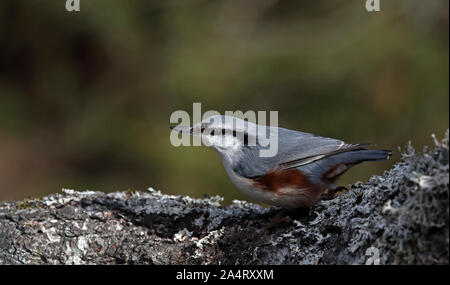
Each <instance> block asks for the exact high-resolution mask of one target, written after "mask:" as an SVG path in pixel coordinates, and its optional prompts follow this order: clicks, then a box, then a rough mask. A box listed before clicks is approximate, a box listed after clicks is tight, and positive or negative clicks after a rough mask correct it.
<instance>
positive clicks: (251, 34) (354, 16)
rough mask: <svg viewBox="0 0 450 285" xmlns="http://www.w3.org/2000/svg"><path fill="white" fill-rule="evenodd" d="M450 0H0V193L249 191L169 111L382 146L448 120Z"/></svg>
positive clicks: (440, 129) (366, 167)
mask: <svg viewBox="0 0 450 285" xmlns="http://www.w3.org/2000/svg"><path fill="white" fill-rule="evenodd" d="M448 5H449V1H447V0H432V1H420V0H403V1H402V0H396V1H387V0H381V11H380V12H373V13H368V12H367V11H366V10H365V1H363V0H354V1H348V0H339V1H338V0H333V1H322V0H318V1H287V0H280V1H274V0H261V1H253V0H252V1H242V0H240V1H239V0H227V1H200V0H197V1H194V0H184V1H146V0H139V1H138V0H115V1H113V0H96V1H91V0H81V11H80V12H78V13H69V12H67V11H66V10H65V1H50V0H47V1H44V0H41V1H29V0H2V1H1V2H0V201H1V200H12V199H23V198H24V197H27V196H42V195H45V194H47V193H51V192H59V191H60V190H61V188H63V187H64V188H74V189H77V190H86V189H90V190H101V191H115V190H126V189H137V190H145V189H146V188H147V187H153V188H155V189H160V190H161V191H162V192H163V193H168V194H187V195H190V196H193V197H203V195H204V194H207V195H208V196H211V195H216V194H219V195H222V196H224V197H225V198H226V201H225V202H226V203H229V202H231V200H232V199H246V200H249V199H248V198H247V197H245V196H244V195H243V194H241V193H240V192H239V191H238V190H237V189H236V188H235V187H234V186H233V184H232V183H231V182H230V180H229V179H228V177H227V175H226V173H225V171H224V169H223V167H222V163H221V161H220V158H219V156H218V155H217V154H216V153H215V152H214V151H213V150H212V149H207V148H205V147H179V148H175V147H173V146H172V145H171V144H170V141H169V134H170V130H169V128H168V126H169V117H170V114H171V113H172V112H173V111H176V110H186V111H188V112H189V113H192V104H193V102H201V103H202V110H203V111H206V110H217V111H219V112H221V113H223V112H224V111H226V110H230V111H233V110H242V111H247V110H255V111H256V110H266V111H269V110H276V111H279V125H280V126H282V127H286V128H291V129H297V130H302V131H306V132H312V133H315V134H319V135H323V136H330V137H335V138H339V139H343V140H345V141H347V142H374V143H376V144H377V146H378V147H379V148H383V149H392V150H394V156H393V157H392V159H391V160H389V161H387V162H383V163H366V164H362V165H360V166H358V167H355V168H354V169H352V170H351V171H349V172H348V173H347V174H346V175H345V176H344V177H343V179H342V180H341V184H342V185H346V184H348V183H354V182H356V181H358V180H361V181H366V180H367V179H368V178H369V177H370V176H371V175H372V174H382V173H383V171H384V170H385V169H389V168H390V166H391V165H392V164H393V163H395V162H396V161H397V160H398V159H399V158H400V155H399V153H398V147H399V146H404V145H405V144H406V143H407V141H408V140H411V141H412V142H413V143H414V145H415V146H417V147H418V148H419V149H421V148H422V146H423V145H432V140H431V138H430V134H431V133H436V135H437V136H438V137H439V138H440V137H442V136H443V134H444V131H445V129H446V128H448V125H449V122H448V121H449V109H448V108H449V105H448V104H449V102H448V101H449V80H448V76H449V74H448V73H449V72H448V71H449V56H448V55H449V46H448V40H449V39H448V35H449V22H448V20H449V17H448V10H449V7H448Z"/></svg>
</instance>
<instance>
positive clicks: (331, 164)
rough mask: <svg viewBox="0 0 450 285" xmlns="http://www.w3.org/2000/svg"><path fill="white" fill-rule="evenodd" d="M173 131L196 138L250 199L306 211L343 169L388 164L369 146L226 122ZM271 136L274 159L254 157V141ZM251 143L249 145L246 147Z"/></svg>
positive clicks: (224, 118)
mask: <svg viewBox="0 0 450 285" xmlns="http://www.w3.org/2000/svg"><path fill="white" fill-rule="evenodd" d="M172 129H173V130H176V131H179V132H182V133H188V134H190V135H193V136H201V138H202V140H203V142H204V143H206V144H207V145H210V146H211V147H213V148H214V149H215V150H216V151H217V152H219V154H220V156H221V157H222V162H223V165H224V167H225V170H226V171H227V173H228V175H229V177H230V178H231V180H232V181H233V183H234V184H235V185H236V187H237V188H238V189H240V190H241V191H242V192H244V193H245V194H247V195H248V196H250V197H252V198H253V199H255V200H257V201H259V202H262V203H265V204H269V205H275V206H280V207H282V208H284V209H288V210H289V209H296V208H300V207H305V206H311V205H312V204H314V202H315V201H317V200H318V198H319V197H320V196H321V194H322V193H323V192H324V191H325V190H326V189H328V191H333V190H336V189H337V188H339V187H337V185H336V182H337V180H338V179H339V178H340V177H341V175H342V174H344V172H346V171H347V170H348V169H349V168H351V167H353V166H355V165H356V164H359V163H361V162H364V161H380V160H385V159H387V158H389V156H390V155H391V153H392V152H391V151H388V150H368V149H366V148H365V147H366V146H368V145H369V144H347V143H345V142H343V141H341V140H337V139H332V138H326V137H321V136H317V135H313V134H309V133H304V132H299V131H293V130H288V129H284V128H277V127H272V126H263V125H256V124H254V123H251V122H248V121H244V120H241V119H239V118H236V117H230V116H219V115H217V116H212V117H209V118H206V119H205V120H203V121H201V122H199V123H197V124H195V125H193V126H192V127H190V126H188V127H182V126H176V127H172ZM258 134H264V135H266V137H267V136H269V135H273V134H277V140H276V143H278V151H277V153H276V154H275V155H274V156H271V157H262V156H261V155H260V151H261V149H263V148H264V147H263V146H261V143H260V136H258ZM251 142H252V143H251Z"/></svg>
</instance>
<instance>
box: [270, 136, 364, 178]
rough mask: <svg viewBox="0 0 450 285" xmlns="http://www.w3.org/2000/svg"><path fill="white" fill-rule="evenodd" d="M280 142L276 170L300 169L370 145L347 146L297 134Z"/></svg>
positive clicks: (339, 141)
mask: <svg viewBox="0 0 450 285" xmlns="http://www.w3.org/2000/svg"><path fill="white" fill-rule="evenodd" d="M288 137H289V139H288V140H280V142H281V141H283V142H281V143H282V145H281V147H280V150H279V151H280V155H279V161H278V165H277V166H276V168H275V170H283V169H289V168H295V167H299V166H301V165H305V164H308V163H311V162H314V161H316V160H319V159H322V158H324V157H327V156H330V155H334V154H337V153H341V152H346V151H351V150H357V149H363V148H364V147H365V146H368V145H370V144H347V143H345V142H343V141H341V140H337V139H332V138H326V137H321V136H316V135H312V134H308V133H302V132H295V135H292V133H291V134H290V136H288Z"/></svg>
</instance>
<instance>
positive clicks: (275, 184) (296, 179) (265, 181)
mask: <svg viewBox="0 0 450 285" xmlns="http://www.w3.org/2000/svg"><path fill="white" fill-rule="evenodd" d="M254 185H255V186H256V187H258V188H260V189H263V190H267V191H274V192H277V191H278V190H280V189H283V188H297V189H311V190H313V189H314V190H315V189H316V188H318V187H317V186H316V185H314V184H313V183H312V182H311V181H310V180H309V179H308V177H306V175H305V174H303V172H301V171H300V170H298V169H288V170H281V171H272V172H268V173H267V174H265V175H263V176H260V177H257V178H255V179H254Z"/></svg>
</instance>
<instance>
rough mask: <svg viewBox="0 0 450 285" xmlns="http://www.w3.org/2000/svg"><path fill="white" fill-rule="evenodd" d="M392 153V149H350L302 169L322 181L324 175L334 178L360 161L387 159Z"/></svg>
mask: <svg viewBox="0 0 450 285" xmlns="http://www.w3.org/2000/svg"><path fill="white" fill-rule="evenodd" d="M391 154H392V151H390V150H371V149H357V150H350V151H347V152H341V153H338V154H335V155H331V156H328V157H326V158H323V159H321V160H318V161H315V162H313V163H310V164H307V165H303V166H301V170H302V171H303V172H304V173H305V174H307V175H308V176H309V177H310V178H312V179H315V180H316V181H322V180H323V179H324V177H325V178H329V179H331V180H333V179H335V178H336V179H337V178H338V177H339V176H341V175H342V174H343V173H344V172H345V171H347V170H348V169H349V168H351V167H352V166H354V165H356V164H358V163H361V162H364V161H381V160H386V159H388V158H389V157H390V156H391Z"/></svg>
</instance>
